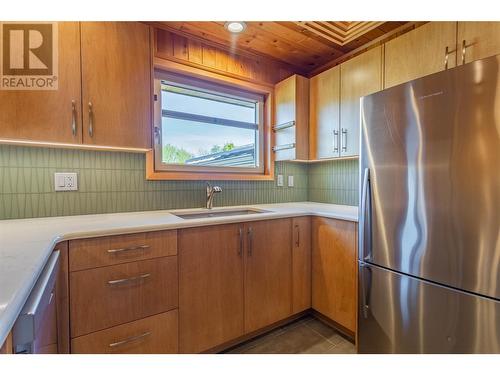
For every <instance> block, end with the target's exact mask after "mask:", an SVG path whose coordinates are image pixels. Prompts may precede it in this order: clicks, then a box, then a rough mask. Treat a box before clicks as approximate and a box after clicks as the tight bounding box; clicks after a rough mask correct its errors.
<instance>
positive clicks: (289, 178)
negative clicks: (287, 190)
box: [288, 175, 293, 187]
mask: <svg viewBox="0 0 500 375" xmlns="http://www.w3.org/2000/svg"><path fill="white" fill-rule="evenodd" d="M288 187H293V175H291V176H288Z"/></svg>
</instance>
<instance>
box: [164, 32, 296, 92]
mask: <svg viewBox="0 0 500 375" xmlns="http://www.w3.org/2000/svg"><path fill="white" fill-rule="evenodd" d="M155 35H156V37H155V48H154V51H155V52H154V53H155V56H156V57H159V58H161V59H165V60H173V61H177V62H183V63H184V64H190V65H191V66H195V67H199V68H205V69H206V68H209V69H212V70H214V71H216V72H218V73H220V74H224V75H229V76H232V77H238V78H243V79H245V80H250V81H254V82H258V83H267V84H274V83H276V82H278V81H280V80H282V79H284V78H286V77H289V76H291V75H292V74H294V70H293V69H292V68H291V67H286V66H284V64H279V63H276V62H271V61H269V60H268V59H267V60H266V59H265V58H260V59H259V58H258V57H249V56H243V55H239V54H235V53H231V51H230V50H225V49H224V46H221V47H220V48H218V47H216V46H214V45H212V44H210V43H207V42H203V41H200V40H197V39H193V38H187V37H185V36H182V35H177V34H174V33H172V32H170V31H167V30H162V29H156V31H155Z"/></svg>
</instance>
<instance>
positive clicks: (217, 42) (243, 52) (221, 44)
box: [148, 22, 308, 76]
mask: <svg viewBox="0 0 500 375" xmlns="http://www.w3.org/2000/svg"><path fill="white" fill-rule="evenodd" d="M173 23H174V22H169V24H173ZM148 24H149V25H150V26H153V27H155V28H158V29H162V30H165V31H168V32H171V33H172V34H175V35H179V36H182V37H184V38H188V39H191V40H194V41H196V42H199V43H203V44H206V45H208V46H212V47H214V48H218V49H221V50H223V51H227V52H231V53H233V54H235V55H240V56H244V57H248V58H252V59H258V60H261V61H263V62H268V63H271V64H275V65H277V66H282V67H283V68H285V69H288V70H292V71H294V72H296V73H297V74H301V75H304V76H307V74H308V73H307V71H306V70H305V69H303V68H302V67H301V66H297V65H294V64H291V63H289V62H287V61H283V60H280V59H277V58H275V57H273V56H269V55H266V54H263V53H256V52H253V51H252V50H248V49H243V48H231V47H230V46H228V44H227V41H225V40H221V39H220V38H218V37H216V36H212V35H210V37H211V38H212V39H208V38H207V37H206V36H205V37H203V36H199V35H197V34H194V33H193V32H186V31H183V30H180V29H179V28H177V27H172V26H169V25H166V24H165V23H163V22H148ZM175 24H182V22H175Z"/></svg>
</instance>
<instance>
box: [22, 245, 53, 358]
mask: <svg viewBox="0 0 500 375" xmlns="http://www.w3.org/2000/svg"><path fill="white" fill-rule="evenodd" d="M58 270H59V251H54V252H53V253H52V254H51V256H50V258H49V260H48V261H47V264H46V265H45V267H44V269H43V271H42V273H41V274H40V276H39V278H38V280H37V282H36V284H35V286H34V287H33V290H32V291H31V294H30V296H29V297H28V300H27V301H26V304H25V305H24V307H23V309H22V310H21V313H20V314H19V317H18V318H17V320H16V323H15V324H14V328H13V331H12V344H13V347H14V353H16V354H56V353H57V309H56V279H57V274H58Z"/></svg>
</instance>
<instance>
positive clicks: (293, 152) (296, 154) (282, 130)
mask: <svg viewBox="0 0 500 375" xmlns="http://www.w3.org/2000/svg"><path fill="white" fill-rule="evenodd" d="M274 96H275V98H274V103H275V107H274V108H275V110H274V125H273V132H274V147H273V151H274V152H275V160H296V159H299V160H308V159H309V79H307V78H305V77H302V76H299V75H297V74H295V75H293V76H291V77H289V78H287V79H285V80H283V81H281V82H279V83H277V84H276V86H275V87H274Z"/></svg>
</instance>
